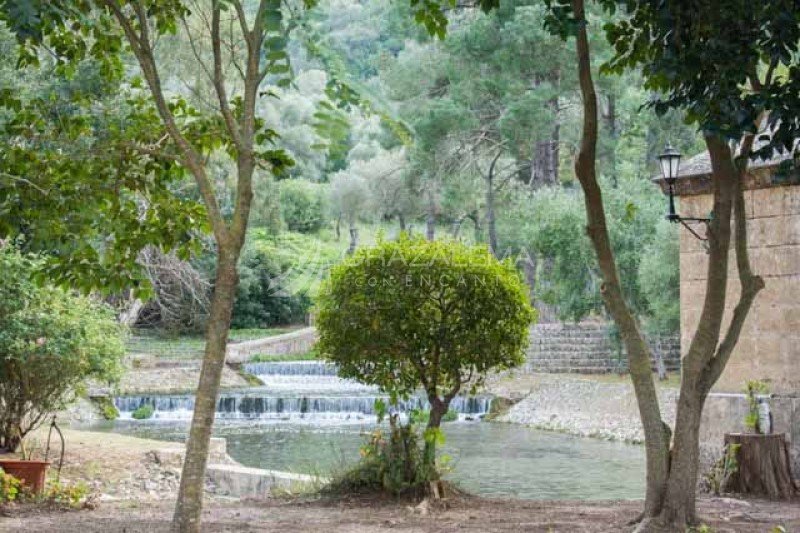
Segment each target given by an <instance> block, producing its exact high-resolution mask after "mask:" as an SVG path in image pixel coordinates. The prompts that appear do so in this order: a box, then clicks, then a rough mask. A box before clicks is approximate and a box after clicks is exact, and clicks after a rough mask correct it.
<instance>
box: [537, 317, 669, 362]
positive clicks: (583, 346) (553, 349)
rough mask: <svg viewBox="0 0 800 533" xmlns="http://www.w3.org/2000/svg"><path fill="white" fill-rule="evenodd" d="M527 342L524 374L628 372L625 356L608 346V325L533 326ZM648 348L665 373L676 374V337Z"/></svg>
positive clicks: (654, 341)
mask: <svg viewBox="0 0 800 533" xmlns="http://www.w3.org/2000/svg"><path fill="white" fill-rule="evenodd" d="M529 339H530V344H529V346H528V351H527V359H526V362H525V365H524V367H523V368H522V371H523V372H529V373H534V372H559V373H579V374H605V373H609V372H624V371H627V368H628V361H627V356H626V355H625V354H624V353H623V352H621V351H620V350H618V349H617V348H616V347H615V346H614V345H613V343H612V342H611V339H610V338H609V326H608V325H607V324H603V323H578V324H560V323H552V324H536V325H535V326H533V327H531V330H530V337H529ZM650 345H651V347H652V348H653V349H654V350H656V351H657V352H659V353H661V356H662V357H663V358H664V364H665V366H666V368H667V370H670V371H675V370H678V368H679V367H680V340H679V338H678V336H674V337H660V338H653V339H650Z"/></svg>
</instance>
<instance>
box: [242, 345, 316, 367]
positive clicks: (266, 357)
mask: <svg viewBox="0 0 800 533" xmlns="http://www.w3.org/2000/svg"><path fill="white" fill-rule="evenodd" d="M317 359H322V357H321V356H320V355H319V351H317V349H316V348H311V349H310V350H309V351H307V352H305V353H299V354H288V353H287V354H280V355H270V354H259V355H254V356H253V357H251V358H250V359H249V360H248V361H247V362H248V363H281V362H284V361H316V360H317Z"/></svg>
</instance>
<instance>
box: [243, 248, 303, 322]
mask: <svg viewBox="0 0 800 533" xmlns="http://www.w3.org/2000/svg"><path fill="white" fill-rule="evenodd" d="M284 273H285V271H282V269H281V267H280V265H278V264H276V262H275V261H274V260H273V259H272V258H271V257H270V256H269V255H268V254H267V253H266V252H265V251H263V250H261V249H260V248H258V247H248V248H247V249H246V250H245V253H244V254H243V257H242V259H241V260H240V262H239V287H238V288H237V293H236V303H235V304H234V307H233V317H232V321H231V325H232V327H234V328H266V327H270V326H276V325H284V324H297V323H300V322H303V321H304V320H305V316H306V313H307V312H308V309H309V308H310V307H311V299H310V298H309V297H308V295H307V294H306V293H304V292H299V293H291V292H288V291H287V290H286V289H285V288H284V287H282V285H281V282H282V277H283V275H284Z"/></svg>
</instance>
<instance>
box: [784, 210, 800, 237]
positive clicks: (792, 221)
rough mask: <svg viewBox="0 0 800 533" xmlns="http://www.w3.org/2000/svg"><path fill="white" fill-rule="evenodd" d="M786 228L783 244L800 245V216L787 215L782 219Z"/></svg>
mask: <svg viewBox="0 0 800 533" xmlns="http://www.w3.org/2000/svg"><path fill="white" fill-rule="evenodd" d="M781 226H782V227H783V228H784V234H783V244H800V215H786V216H784V217H783V218H782V219H781Z"/></svg>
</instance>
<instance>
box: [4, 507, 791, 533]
mask: <svg viewBox="0 0 800 533" xmlns="http://www.w3.org/2000/svg"><path fill="white" fill-rule="evenodd" d="M172 505H173V502H171V501H160V502H147V503H142V502H114V503H102V504H100V505H99V507H98V508H97V509H94V510H82V511H44V512H43V511H41V510H35V509H33V510H32V509H28V510H26V509H20V508H18V509H16V510H13V511H11V512H10V513H7V514H9V515H10V516H6V517H4V518H0V531H1V532H17V531H19V532H22V531H24V532H48V533H49V532H53V533H61V532H64V533H67V532H69V533H78V532H80V533H140V532H141V533H145V532H147V533H151V532H152V533H159V532H165V533H166V532H167V531H168V530H169V521H170V518H171V513H172V509H173V507H172ZM639 505H640V503H638V502H594V503H587V502H565V501H559V502H548V501H523V500H488V499H482V498H459V499H457V500H454V501H448V502H447V503H445V504H442V505H436V506H431V507H429V506H427V504H425V503H423V504H422V505H421V506H412V505H408V504H407V503H397V502H388V501H376V500H374V499H368V500H364V499H348V500H310V499H292V500H282V499H276V500H271V501H268V502H230V503H223V502H213V503H209V504H207V505H206V509H205V512H204V516H203V531H207V532H213V533H224V532H256V531H270V532H302V533H356V532H358V533H361V532H364V533H372V532H398V531H400V532H404V533H417V532H419V533H422V532H425V533H429V532H430V533H432V532H437V533H438V532H441V533H457V532H462V531H469V532H487V533H488V532H561V531H564V532H576V531H579V532H583V531H586V532H612V531H629V530H630V527H628V526H627V525H626V524H627V522H628V521H629V520H631V519H632V518H633V517H634V516H635V515H636V513H637V511H638V509H639ZM699 511H700V515H701V517H702V518H703V523H704V524H706V525H708V526H710V527H711V528H713V529H712V531H714V532H716V533H722V532H735V533H747V532H753V533H756V532H758V533H770V532H771V531H773V528H775V527H776V526H778V525H781V526H783V527H784V529H785V531H787V532H792V531H800V503H791V504H787V503H774V502H755V501H749V502H745V501H740V500H732V499H727V498H715V499H707V498H706V499H703V500H701V502H700V506H699Z"/></svg>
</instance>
